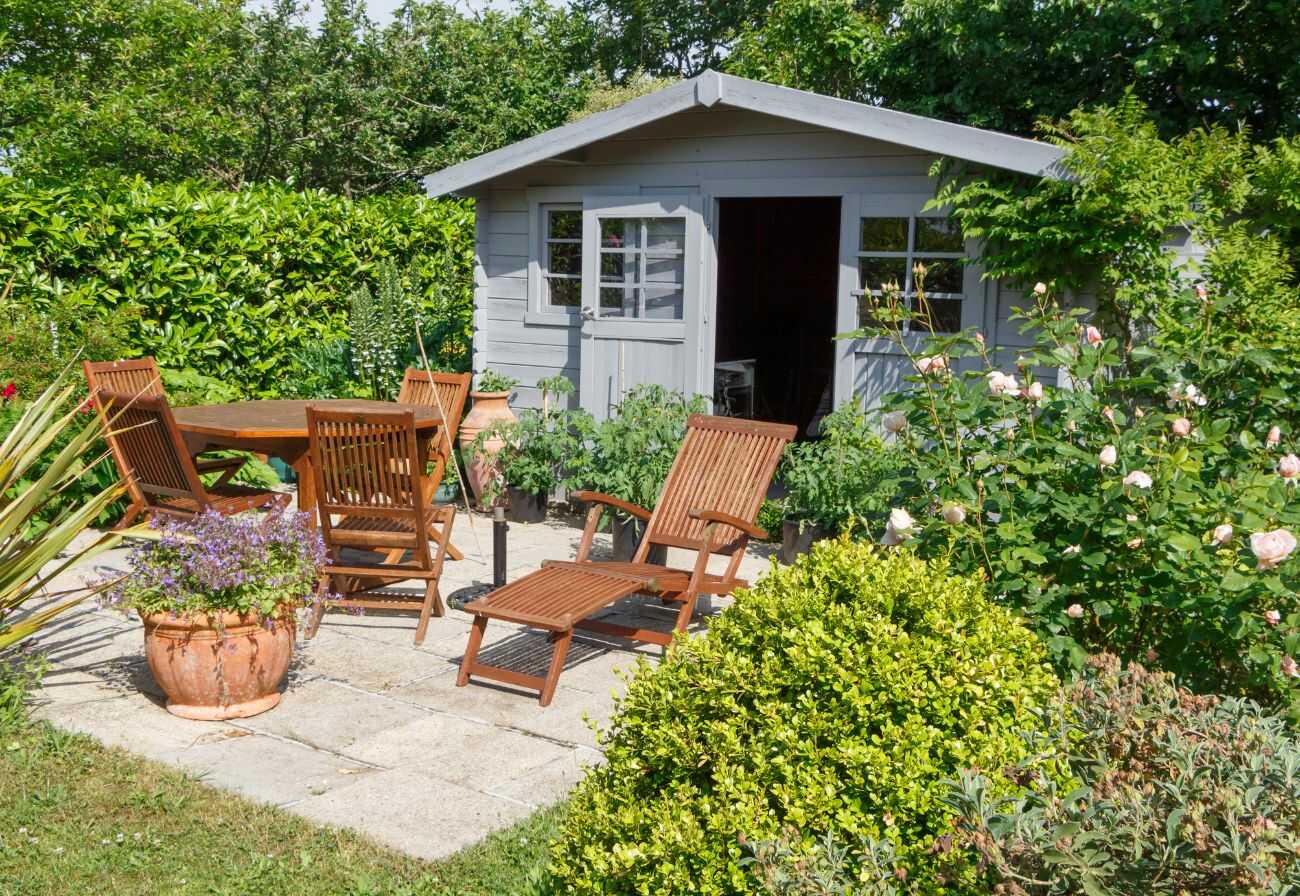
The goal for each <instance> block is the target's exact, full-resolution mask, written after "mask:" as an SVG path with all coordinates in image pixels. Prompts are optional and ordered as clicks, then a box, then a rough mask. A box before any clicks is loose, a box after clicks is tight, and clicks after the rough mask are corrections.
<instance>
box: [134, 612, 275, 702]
mask: <svg viewBox="0 0 1300 896" xmlns="http://www.w3.org/2000/svg"><path fill="white" fill-rule="evenodd" d="M293 640H294V620H293V616H292V614H290V615H289V616H288V617H287V618H285V619H276V620H271V621H270V623H269V624H268V623H267V621H266V620H264V619H263V618H262V617H261V616H260V615H258V614H255V613H253V614H246V615H240V614H238V613H218V614H211V615H205V614H201V613H200V614H195V615H193V616H188V617H173V616H172V615H171V614H169V613H154V614H150V615H148V616H145V617H144V652H145V657H146V658H147V659H148V660H149V670H150V671H151V672H153V677H154V681H156V682H158V686H159V687H160V688H162V689H163V693H165V694H166V695H167V711H168V712H170V713H171V714H172V715H176V716H180V717H182V718H185V719H199V720H202V721H218V720H221V719H242V718H247V717H248V716H255V715H257V714H258V713H262V712H266V711H267V710H268V709H271V708H272V707H274V706H275V705H276V704H277V703H279V702H280V683H281V682H282V681H284V676H285V673H287V672H288V671H289V660H290V659H292V657H293Z"/></svg>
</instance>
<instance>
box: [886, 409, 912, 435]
mask: <svg viewBox="0 0 1300 896" xmlns="http://www.w3.org/2000/svg"><path fill="white" fill-rule="evenodd" d="M880 422H881V423H882V424H883V425H884V427H885V432H894V433H898V432H902V431H903V430H904V429H907V414H904V413H903V412H902V411H890V412H889V413H888V414H885V416H883V417H881V418H880Z"/></svg>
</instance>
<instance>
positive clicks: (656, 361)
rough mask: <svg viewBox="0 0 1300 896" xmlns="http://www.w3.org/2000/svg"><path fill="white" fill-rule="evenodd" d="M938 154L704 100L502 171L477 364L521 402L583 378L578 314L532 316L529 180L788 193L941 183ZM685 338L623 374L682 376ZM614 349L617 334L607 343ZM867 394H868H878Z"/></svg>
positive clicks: (479, 293)
mask: <svg viewBox="0 0 1300 896" xmlns="http://www.w3.org/2000/svg"><path fill="white" fill-rule="evenodd" d="M934 161H935V157H934V156H933V155H930V154H927V153H924V152H919V151H916V150H912V149H909V148H906V147H902V146H898V145H893V144H887V143H882V142H879V141H875V140H869V139H865V138H861V137H856V136H852V135H847V134H843V133H838V132H834V131H828V130H824V129H819V128H816V127H812V126H808V125H802V124H799V123H797V122H792V121H789V120H786V119H781V118H776V117H773V116H768V115H763V114H759V113H754V112H749V111H742V110H713V111H703V110H698V111H689V112H683V113H679V114H677V115H675V116H673V117H671V118H667V119H664V120H661V121H658V122H655V123H653V124H650V125H647V126H644V127H641V128H637V129H635V130H632V131H628V132H626V133H624V134H621V135H619V136H617V137H612V138H609V139H607V140H604V141H601V142H599V143H596V144H593V145H591V146H589V147H587V148H585V149H584V150H581V151H579V152H578V153H575V154H574V155H573V156H572V159H571V161H566V162H563V163H560V162H547V163H541V164H537V165H533V166H531V167H527V168H523V169H520V170H518V171H515V172H512V173H510V174H507V175H504V176H502V177H500V178H498V179H496V180H494V181H491V182H489V183H488V184H485V185H483V186H482V187H480V188H478V189H476V191H475V193H474V195H475V198H476V199H477V202H478V206H477V213H478V222H479V228H478V243H477V251H478V258H479V267H478V271H477V273H476V277H477V280H476V285H477V289H476V292H475V296H476V313H475V316H474V320H475V327H476V332H475V336H474V369H475V370H476V371H482V370H484V369H486V368H492V369H495V370H498V371H500V372H502V373H506V374H509V375H511V376H514V377H516V378H518V379H519V380H520V381H521V384H522V385H521V387H520V389H519V391H518V394H517V397H516V400H515V404H516V405H517V406H521V407H530V406H537V405H538V404H539V403H540V397H539V393H538V391H537V389H536V383H537V381H538V380H539V379H541V378H543V377H548V376H553V375H555V374H557V373H562V374H564V375H566V376H568V377H569V378H570V379H571V380H573V382H574V384H575V386H576V385H577V384H578V382H579V342H578V340H579V331H578V324H577V322H576V320H575V321H573V322H572V323H569V324H567V325H564V324H561V325H539V324H536V323H528V322H525V316H526V314H525V313H526V311H528V310H529V309H528V302H529V296H528V261H529V253H530V250H531V248H532V247H531V245H530V239H532V237H530V223H532V222H530V220H529V217H530V211H529V208H530V207H529V191H530V190H537V189H540V188H545V189H547V191H548V196H549V197H554V196H555V195H556V191H557V190H558V193H559V195H563V196H564V197H565V198H564V199H563V200H561V199H559V198H554V199H552V200H550V201H571V202H581V201H582V197H583V194H584V193H591V192H605V193H618V194H629V193H631V194H635V193H638V192H640V193H643V194H655V193H661V194H662V193H670V192H700V191H705V190H707V189H708V184H709V183H710V182H714V181H723V180H725V181H728V182H736V181H744V180H751V181H753V182H754V183H756V184H771V185H772V186H771V190H772V192H771V194H770V195H781V189H782V187H781V184H783V183H789V182H791V181H793V180H801V179H807V178H838V179H845V178H852V179H854V180H860V181H861V184H862V185H861V186H858V187H856V188H855V189H856V190H857V191H858V192H865V193H872V192H878V193H881V194H899V193H915V194H930V195H932V194H933V190H934V183H933V181H932V179H931V178H930V176H929V169H930V166H931V164H932V163H933V162H934ZM566 188H567V190H571V191H572V192H571V194H570V193H568V192H567V190H566ZM835 192H836V191H833V190H830V191H828V193H827V195H834V193H835ZM534 226H535V225H534ZM989 290H990V295H989V301H988V304H987V305H986V308H992V309H996V311H995V312H992V319H990V320H989V321H988V334H987V335H988V336H989V337H990V338H991V339H992V340H996V341H998V342H1001V341H1003V340H1006V344H1008V345H1010V346H1015V345H1018V344H1020V340H1021V337H1020V336H1019V334H1018V333H1017V332H1016V328H1015V326H1014V325H1009V324H1007V322H1006V314H1007V313H1008V309H1009V308H1010V306H1011V305H1012V304H1015V303H1016V302H1017V301H1018V300H1019V299H1018V297H1016V296H1014V295H1013V294H1011V293H1009V292H1006V291H1002V290H999V289H998V288H997V285H996V284H989ZM706 300H707V297H706ZM989 313H990V312H986V314H989ZM680 349H681V346H680V345H677V346H673V345H671V344H663V343H651V342H646V343H640V342H638V343H629V344H627V345H626V347H625V349H624V357H623V365H622V377H623V380H622V381H623V384H624V386H625V387H629V386H631V385H635V384H636V383H638V382H642V381H648V380H653V381H656V382H662V383H664V384H665V385H674V382H675V379H674V378H676V379H678V380H679V379H680V374H679V373H675V372H674V371H679V370H680V369H681V359H680V357H678V356H677V355H680ZM613 350H614V349H613V347H612V346H611V347H610V349H609V351H613ZM1013 350H1014V349H1013ZM674 352H677V355H674ZM904 363H905V362H904ZM866 364H881V365H884V366H885V367H888V371H887V373H888V375H886V376H884V377H883V378H881V377H877V380H878V381H879V383H880V386H882V387H884V388H889V387H890V386H891V384H892V385H897V382H895V381H898V382H901V379H900V378H901V376H902V375H903V374H904V373H905V372H906V371H904V370H903V369H902V366H901V364H900V362H899V360H898V359H896V358H887V357H883V356H876V355H859V356H857V360H856V361H855V365H854V370H853V375H854V382H855V383H856V384H858V386H859V388H860V390H861V389H865V388H867V383H868V382H869V381H870V378H869V377H868V376H867V375H866V370H865V365H866ZM599 369H600V370H601V371H602V372H603V373H604V374H606V375H604V376H603V377H602V378H601V381H602V382H605V383H606V385H608V384H609V383H610V382H612V381H613V378H614V376H615V374H614V373H613V372H614V371H617V370H618V369H619V367H618V362H617V359H615V358H613V357H608V358H606V357H603V356H602V357H601V358H600V364H599ZM865 397H866V398H867V401H868V403H869V404H871V403H874V401H875V400H876V399H878V396H876V395H867V396H865Z"/></svg>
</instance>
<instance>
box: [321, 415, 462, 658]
mask: <svg viewBox="0 0 1300 896" xmlns="http://www.w3.org/2000/svg"><path fill="white" fill-rule="evenodd" d="M307 434H308V439H309V441H310V450H311V457H312V467H313V475H314V476H315V478H316V500H317V505H316V506H317V510H318V512H319V514H320V528H321V535H322V537H323V538H324V539H325V548H326V551H327V552H328V554H329V558H328V561H327V564H326V566H325V569H324V571H323V573H322V574H321V580H320V586H319V589H318V592H317V598H318V599H317V601H316V605H315V607H314V608H313V610H312V615H311V619H310V621H309V622H308V625H307V630H306V632H305V637H307V638H311V637H313V636H314V635H315V634H316V630H317V628H318V627H319V626H320V621H321V617H322V616H323V615H324V613H325V607H326V603H327V600H326V597H327V595H330V594H331V593H332V594H333V595H336V597H333V598H331V599H329V600H328V603H329V604H330V605H331V606H337V607H358V608H368V609H381V610H397V611H405V612H418V613H419V615H420V621H419V623H418V624H417V626H416V629H415V643H416V644H420V643H422V642H423V641H424V635H425V632H426V630H427V629H428V627H429V617H430V616H441V615H442V614H443V607H442V598H441V596H440V595H439V594H438V579H439V577H440V576H441V575H442V564H443V560H444V559H445V557H446V554H447V542H448V540H449V539H450V537H451V526H452V522H453V520H454V519H455V515H456V508H455V507H454V506H452V505H443V506H440V507H433V506H431V505H430V503H429V501H428V499H427V497H426V495H425V488H426V479H425V477H424V476H423V475H420V474H421V472H422V470H423V464H424V457H423V456H421V452H422V451H424V450H425V448H424V446H423V445H422V444H421V442H420V440H419V439H418V438H417V436H416V431H415V414H414V412H412V411H409V410H406V411H373V412H351V411H330V410H325V409H323V408H317V407H312V406H310V405H309V406H308V408H307ZM345 549H348V550H349V551H350V554H351V553H353V552H355V553H356V554H359V556H351V555H350V556H345V555H344V551H345ZM408 554H409V555H410V559H409V560H406V559H403V558H404V557H405V556H406V555H408ZM376 555H380V556H381V557H382V558H381V559H377V560H374V561H371V560H369V559H368V556H376ZM407 579H418V580H422V581H423V582H424V594H423V595H422V596H419V597H415V596H411V595H406V594H401V593H393V592H384V591H381V590H380V589H383V588H385V587H387V586H389V585H392V584H394V583H396V582H401V581H405V580H407Z"/></svg>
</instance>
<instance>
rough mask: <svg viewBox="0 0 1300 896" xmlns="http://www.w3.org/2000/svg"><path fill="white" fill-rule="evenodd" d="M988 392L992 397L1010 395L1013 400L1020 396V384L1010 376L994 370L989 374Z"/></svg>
mask: <svg viewBox="0 0 1300 896" xmlns="http://www.w3.org/2000/svg"><path fill="white" fill-rule="evenodd" d="M989 391H990V392H992V393H993V394H994V395H1010V396H1011V397H1012V398H1015V397H1016V396H1017V395H1019V394H1020V384H1019V383H1017V382H1016V378H1015V377H1014V376H1012V375H1011V374H1009V373H1003V372H1002V371H1000V370H995V371H993V372H992V373H990V374H989Z"/></svg>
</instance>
